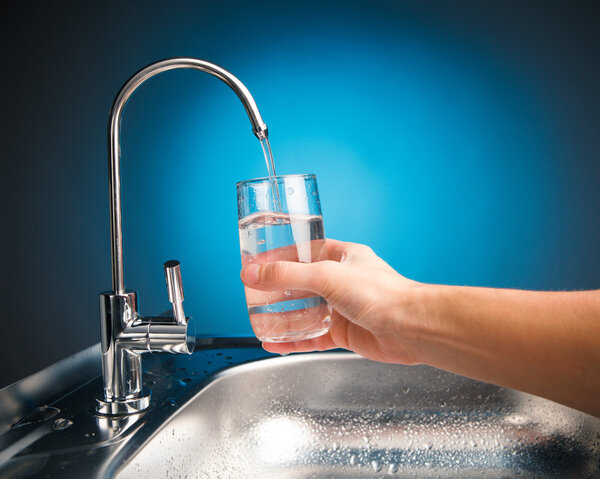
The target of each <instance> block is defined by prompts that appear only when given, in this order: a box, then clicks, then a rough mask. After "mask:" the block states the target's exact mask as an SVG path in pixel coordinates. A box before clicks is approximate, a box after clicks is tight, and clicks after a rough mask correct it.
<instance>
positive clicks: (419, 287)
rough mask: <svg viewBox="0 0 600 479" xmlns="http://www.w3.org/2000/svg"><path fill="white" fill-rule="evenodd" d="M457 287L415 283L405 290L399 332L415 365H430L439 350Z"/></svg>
mask: <svg viewBox="0 0 600 479" xmlns="http://www.w3.org/2000/svg"><path fill="white" fill-rule="evenodd" d="M454 290H455V287H452V286H443V285H435V284H425V283H416V284H414V285H411V286H410V287H408V288H406V287H404V288H403V290H402V291H401V293H400V294H399V297H400V302H401V306H400V312H399V314H397V315H396V323H397V331H398V334H399V335H400V337H401V338H402V341H403V343H404V344H405V347H406V350H407V352H408V353H409V354H410V356H411V357H412V359H413V361H412V362H414V363H415V364H429V365H432V363H434V362H436V361H435V359H434V357H433V356H434V355H435V351H436V348H437V347H439V343H440V341H441V342H443V341H444V340H443V338H444V336H445V334H446V333H447V331H446V330H447V329H448V328H449V327H450V328H451V325H450V324H449V318H451V316H452V314H451V311H449V310H448V308H449V306H450V305H451V304H452V301H451V299H450V298H451V297H452V296H454V295H455V294H456V292H455V291H454Z"/></svg>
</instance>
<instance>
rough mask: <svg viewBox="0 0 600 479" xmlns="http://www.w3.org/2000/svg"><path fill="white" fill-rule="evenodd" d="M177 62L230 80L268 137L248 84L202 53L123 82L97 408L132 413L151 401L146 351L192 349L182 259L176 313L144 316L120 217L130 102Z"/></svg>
mask: <svg viewBox="0 0 600 479" xmlns="http://www.w3.org/2000/svg"><path fill="white" fill-rule="evenodd" d="M178 68H191V69H195V70H200V71H203V72H206V73H209V74H211V75H213V76H215V77H217V78H219V79H220V80H222V81H223V82H225V83H226V84H227V85H229V87H231V89H232V90H233V91H234V92H235V93H236V95H237V96H238V97H239V98H240V100H241V101H242V104H243V105H244V108H245V109H246V113H247V114H248V117H249V118H250V122H251V123H252V131H253V133H254V134H255V135H256V137H257V138H258V139H259V140H265V139H267V137H268V130H267V125H265V123H264V122H263V120H262V118H261V116H260V113H259V111H258V108H257V107H256V103H255V102H254V99H253V98H252V95H250V92H249V91H248V89H247V88H246V87H245V86H244V85H243V84H242V82H240V81H239V80H238V79H237V78H236V77H235V76H233V75H232V74H231V73H229V72H228V71H227V70H225V69H223V68H221V67H219V66H217V65H215V64H213V63H210V62H207V61H204V60H200V59H197V58H170V59H167V60H162V61H158V62H156V63H153V64H151V65H149V66H147V67H145V68H143V69H142V70H140V71H139V72H138V73H136V74H135V75H134V76H133V77H131V78H130V79H129V81H127V83H125V85H123V87H122V88H121V90H120V91H119V94H118V95H117V97H116V98H115V101H114V103H113V106H112V109H111V112H110V119H109V125H108V134H109V175H110V183H109V185H110V186H109V193H110V225H111V260H112V261H111V266H112V287H113V289H112V291H105V292H103V293H101V294H100V316H101V322H102V373H103V379H104V397H103V398H102V399H98V400H97V403H98V404H97V408H96V409H97V411H98V412H99V413H100V414H105V415H121V414H133V413H136V412H139V411H142V410H144V409H146V408H147V407H148V406H149V405H150V393H144V392H143V390H142V364H141V354H142V353H145V352H160V351H167V352H171V353H181V354H191V353H192V352H193V349H194V339H195V338H194V328H193V323H192V322H190V320H189V318H186V317H185V314H184V312H183V305H182V302H183V299H184V297H183V286H182V282H181V271H180V264H179V262H178V261H167V262H166V263H165V264H164V268H165V279H166V281H167V289H168V293H169V301H170V302H171V303H172V305H173V318H165V317H151V318H144V317H141V316H140V315H139V314H138V299H137V293H136V292H135V291H131V290H126V289H125V281H124V278H123V230H122V217H121V172H120V133H121V117H122V114H123V109H124V108H125V104H126V103H127V101H128V100H129V98H130V97H131V95H132V94H133V92H134V91H135V90H136V89H137V88H138V87H139V86H140V85H141V84H142V83H144V82H145V81H146V80H148V79H149V78H151V77H153V76H154V75H156V74H158V73H161V72H164V71H167V70H174V69H178Z"/></svg>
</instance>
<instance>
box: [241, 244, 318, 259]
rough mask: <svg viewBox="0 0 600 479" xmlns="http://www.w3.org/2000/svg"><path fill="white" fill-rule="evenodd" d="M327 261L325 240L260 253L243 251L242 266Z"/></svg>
mask: <svg viewBox="0 0 600 479" xmlns="http://www.w3.org/2000/svg"><path fill="white" fill-rule="evenodd" d="M325 259H327V254H326V248H325V240H324V239H319V240H311V241H303V242H296V243H294V244H291V245H287V246H280V247H279V248H271V249H268V250H266V251H262V252H260V253H252V252H250V251H245V250H244V251H242V265H246V264H249V263H255V264H262V263H272V262H274V261H296V262H300V263H315V262H317V261H323V260H325Z"/></svg>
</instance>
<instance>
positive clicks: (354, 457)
mask: <svg viewBox="0 0 600 479" xmlns="http://www.w3.org/2000/svg"><path fill="white" fill-rule="evenodd" d="M355 464H356V454H352V455H351V456H350V465H351V466H354V465H355Z"/></svg>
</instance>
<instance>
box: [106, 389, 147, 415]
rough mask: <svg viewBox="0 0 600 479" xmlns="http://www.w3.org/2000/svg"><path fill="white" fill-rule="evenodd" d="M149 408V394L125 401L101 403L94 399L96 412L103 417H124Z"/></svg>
mask: <svg viewBox="0 0 600 479" xmlns="http://www.w3.org/2000/svg"><path fill="white" fill-rule="evenodd" d="M148 406H150V393H148V395H147V396H142V397H140V398H135V399H127V400H125V401H103V400H102V399H96V412H97V413H98V414H101V415H103V416H124V415H126V414H135V413H138V412H140V411H143V410H144V409H146V408H147V407H148Z"/></svg>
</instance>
